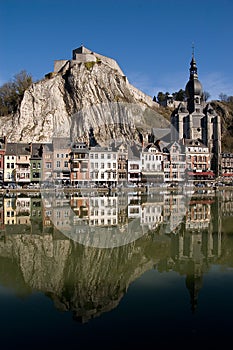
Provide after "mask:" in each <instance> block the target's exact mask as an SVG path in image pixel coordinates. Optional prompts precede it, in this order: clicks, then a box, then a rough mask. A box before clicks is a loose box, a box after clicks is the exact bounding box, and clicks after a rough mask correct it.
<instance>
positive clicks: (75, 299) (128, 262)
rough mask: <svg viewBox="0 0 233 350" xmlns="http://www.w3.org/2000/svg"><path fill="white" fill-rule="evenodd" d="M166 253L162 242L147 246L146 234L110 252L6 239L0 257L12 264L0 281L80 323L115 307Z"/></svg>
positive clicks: (59, 240) (60, 241) (51, 240)
mask: <svg viewBox="0 0 233 350" xmlns="http://www.w3.org/2000/svg"><path fill="white" fill-rule="evenodd" d="M161 252H162V256H161ZM168 252H169V241H168V240H167V239H166V237H164V240H161V239H160V240H158V241H153V240H152V236H151V235H147V236H143V237H142V238H141V239H140V240H138V241H136V242H134V243H131V244H129V245H127V246H123V247H119V248H113V249H97V248H90V247H85V246H81V245H79V244H76V243H74V242H71V241H69V240H68V239H66V238H65V237H64V236H59V235H55V236H53V235H27V234H26V235H23V234H21V235H20V234H16V235H9V236H7V237H5V241H3V242H0V256H1V257H2V258H1V261H10V260H11V261H13V264H12V268H11V269H9V268H8V267H6V269H3V270H2V273H1V282H2V283H3V284H5V282H4V281H6V278H5V277H6V275H7V276H8V278H10V279H11V280H12V281H14V280H15V281H20V285H21V293H24V294H25V293H26V294H27V293H28V292H29V291H32V290H36V291H42V292H43V293H46V294H47V295H49V296H50V297H51V298H52V299H53V300H54V301H55V305H56V306H57V307H58V308H59V309H61V310H71V311H73V313H74V316H75V318H77V319H80V320H82V321H85V320H88V319H89V318H91V317H96V316H98V315H100V314H101V313H103V312H105V311H108V310H111V309H112V308H115V307H116V306H117V305H118V303H119V301H120V300H121V298H122V297H123V295H124V294H125V292H126V290H127V288H128V286H129V284H130V283H131V282H132V281H134V280H135V279H136V278H138V277H139V276H140V275H141V274H143V273H144V272H145V271H147V270H149V269H151V268H153V266H154V265H155V264H157V263H158V261H159V260H160V259H161V258H164V259H167V258H168ZM157 256H158V258H157ZM4 276H5V277H4ZM11 276H12V277H11ZM12 283H13V282H12ZM12 286H13V284H12ZM23 291H24V292H23Z"/></svg>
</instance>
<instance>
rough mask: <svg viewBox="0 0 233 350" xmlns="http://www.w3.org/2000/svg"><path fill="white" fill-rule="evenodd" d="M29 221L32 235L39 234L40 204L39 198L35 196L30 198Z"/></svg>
mask: <svg viewBox="0 0 233 350" xmlns="http://www.w3.org/2000/svg"><path fill="white" fill-rule="evenodd" d="M30 220H31V226H32V232H33V234H36V233H37V234H41V231H42V220H43V216H42V202H41V196H40V195H38V194H36V195H35V196H32V197H31V211H30Z"/></svg>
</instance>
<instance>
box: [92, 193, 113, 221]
mask: <svg viewBox="0 0 233 350" xmlns="http://www.w3.org/2000/svg"><path fill="white" fill-rule="evenodd" d="M89 203H90V226H111V225H117V224H118V221H117V219H118V206H117V197H115V196H112V197H111V196H104V197H90V202H89Z"/></svg>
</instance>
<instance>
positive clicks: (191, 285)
mask: <svg viewBox="0 0 233 350" xmlns="http://www.w3.org/2000/svg"><path fill="white" fill-rule="evenodd" d="M194 268H195V265H194ZM186 287H187V289H188V291H189V294H190V303H191V310H192V312H193V313H194V312H195V311H196V309H197V302H198V293H199V291H200V290H201V288H202V275H201V274H195V272H194V273H193V274H189V275H187V277H186Z"/></svg>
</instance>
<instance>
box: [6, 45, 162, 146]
mask: <svg viewBox="0 0 233 350" xmlns="http://www.w3.org/2000/svg"><path fill="white" fill-rule="evenodd" d="M158 109H159V107H158V104H157V103H156V102H153V101H152V99H151V97H150V96H147V95H145V94H144V93H143V92H141V91H140V90H138V89H136V88H135V87H134V86H132V85H131V84H130V83H129V82H128V80H127V78H126V76H125V75H124V74H123V72H122V70H121V69H120V68H119V66H118V64H117V63H116V61H114V60H113V59H110V58H107V57H105V56H101V55H99V54H96V53H93V52H91V51H90V50H88V49H85V50H83V49H82V48H79V49H77V50H74V51H73V59H72V60H62V61H55V65H54V72H52V73H49V74H47V75H46V76H45V78H44V79H43V80H41V81H38V82H36V83H34V84H32V85H31V86H30V88H29V89H28V90H26V91H25V93H24V97H23V100H22V102H21V105H20V107H19V109H18V111H17V113H16V114H15V115H13V116H8V117H2V118H1V119H0V127H1V130H2V134H3V135H7V137H8V141H11V142H20V141H23V142H50V141H51V140H52V138H53V137H61V136H62V137H63V136H65V137H71V138H72V139H86V138H87V137H88V133H89V130H90V129H93V131H94V135H95V139H96V140H97V142H99V143H100V144H103V143H105V142H106V141H107V140H109V139H113V138H114V139H116V138H122V139H129V140H130V139H134V140H136V139H137V138H138V137H139V134H140V133H142V134H143V133H145V134H146V133H147V132H150V130H151V128H152V127H166V126H168V122H167V121H166V119H165V118H164V117H162V116H161V115H160V114H159V113H158Z"/></svg>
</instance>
